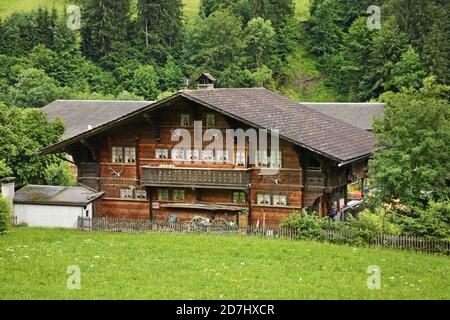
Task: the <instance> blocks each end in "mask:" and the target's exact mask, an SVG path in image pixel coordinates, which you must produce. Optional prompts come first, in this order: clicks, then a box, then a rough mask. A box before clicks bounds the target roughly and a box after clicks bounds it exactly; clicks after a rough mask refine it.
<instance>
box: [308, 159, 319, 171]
mask: <svg viewBox="0 0 450 320" xmlns="http://www.w3.org/2000/svg"><path fill="white" fill-rule="evenodd" d="M308 170H310V171H321V170H322V169H321V165H320V163H319V161H317V159H316V158H312V159H311V160H310V161H309V167H308Z"/></svg>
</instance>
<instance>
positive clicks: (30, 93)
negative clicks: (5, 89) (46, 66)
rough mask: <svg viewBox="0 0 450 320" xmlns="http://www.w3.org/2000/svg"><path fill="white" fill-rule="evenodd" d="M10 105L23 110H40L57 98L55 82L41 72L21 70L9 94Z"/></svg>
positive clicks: (31, 69)
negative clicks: (23, 108)
mask: <svg viewBox="0 0 450 320" xmlns="http://www.w3.org/2000/svg"><path fill="white" fill-rule="evenodd" d="M10 95H11V96H10V99H11V100H10V104H11V105H16V106H20V107H25V108H40V107H43V106H45V105H46V104H48V103H50V102H52V101H54V100H55V99H56V98H58V95H59V92H58V85H57V83H56V81H55V80H54V79H52V78H50V77H49V76H47V75H46V74H45V72H44V71H43V70H40V69H35V68H30V69H25V70H23V71H22V72H21V73H20V74H19V77H18V80H17V83H16V84H15V86H14V87H13V88H12V89H11V92H10Z"/></svg>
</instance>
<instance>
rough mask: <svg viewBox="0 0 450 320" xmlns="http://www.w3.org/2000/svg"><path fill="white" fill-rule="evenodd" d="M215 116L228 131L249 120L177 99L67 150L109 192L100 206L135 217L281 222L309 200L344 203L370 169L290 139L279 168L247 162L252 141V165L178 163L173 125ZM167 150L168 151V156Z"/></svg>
mask: <svg viewBox="0 0 450 320" xmlns="http://www.w3.org/2000/svg"><path fill="white" fill-rule="evenodd" d="M186 115H188V116H186ZM182 118H183V119H182ZM211 119H214V125H213V127H214V128H216V129H219V130H221V132H222V133H223V136H224V139H225V136H226V134H225V130H226V129H237V128H242V129H244V130H246V129H248V128H249V127H248V125H246V124H244V123H240V122H239V121H237V120H235V119H232V118H230V117H228V116H226V115H224V114H222V113H220V112H217V111H213V110H212V109H209V108H207V107H204V106H202V105H200V104H197V103H195V102H192V101H188V100H177V101H175V102H173V103H170V104H169V105H167V106H165V107H164V108H160V109H158V110H153V111H148V112H147V113H143V114H142V115H141V116H139V117H137V118H134V119H132V120H129V121H127V122H123V123H121V124H120V125H118V126H115V127H113V128H110V129H109V130H107V131H104V132H102V133H100V134H98V135H95V136H93V137H90V138H88V139H86V140H80V141H79V142H77V143H75V144H72V145H71V146H70V147H69V148H68V149H67V150H66V151H67V152H68V153H69V154H71V155H72V157H73V159H74V161H75V163H76V165H77V166H78V179H79V182H80V183H83V184H85V185H87V186H89V187H91V188H95V189H96V190H99V191H104V192H105V196H104V198H103V199H102V200H101V205H100V210H99V211H97V212H99V213H98V214H99V215H101V216H113V217H123V218H131V219H159V220H166V219H168V217H169V216H176V217H177V219H179V220H181V221H188V220H191V219H192V218H193V217H194V216H208V217H211V218H218V217H219V218H224V219H227V220H230V221H236V222H239V221H240V223H241V224H242V223H246V221H247V220H248V223H250V224H253V225H255V224H258V223H259V225H263V224H265V225H276V224H279V223H280V221H281V220H282V219H283V218H285V217H286V216H288V215H289V214H291V213H293V212H294V211H296V210H300V209H302V208H308V207H314V208H315V209H316V210H318V211H319V212H320V214H321V215H322V216H324V215H326V214H327V212H328V210H329V209H330V206H331V205H332V203H333V202H334V201H337V202H338V203H342V201H343V200H342V199H345V198H346V186H347V184H348V183H349V182H350V181H355V180H356V179H359V178H362V177H363V176H364V170H363V165H364V162H359V163H351V164H347V165H344V166H341V167H339V166H338V165H337V163H336V162H333V161H331V160H328V159H327V158H325V157H323V156H320V155H318V154H316V153H314V152H312V151H309V150H307V149H304V148H301V147H299V146H297V145H295V144H294V143H291V142H289V141H286V140H283V139H281V141H280V150H281V154H282V166H281V168H280V169H279V172H278V173H277V174H276V175H273V176H272V175H271V176H267V175H262V174H261V168H258V167H257V166H254V165H248V158H249V154H248V147H247V148H246V156H245V157H246V158H247V159H246V160H247V161H246V163H247V164H245V165H239V164H237V163H236V161H234V160H231V163H227V164H214V163H202V164H195V163H191V164H182V165H175V164H174V163H173V161H172V160H170V158H171V150H172V148H173V147H174V146H175V145H176V144H177V143H178V142H172V141H171V136H172V132H173V130H174V129H177V128H183V129H187V130H189V131H190V132H191V133H192V135H193V134H194V133H193V123H194V121H202V122H203V128H204V130H206V129H208V126H207V124H208V123H207V122H208V121H207V120H209V121H211ZM209 126H211V123H209ZM208 144H209V142H205V143H204V146H207V145H208ZM120 150H122V151H120ZM165 150H167V151H168V157H169V159H164V157H165V156H166V155H165V154H164V152H165ZM120 152H122V154H121V155H120ZM126 153H127V154H126ZM114 154H115V156H114ZM133 155H134V156H133ZM114 157H116V159H114ZM262 199H263V201H262ZM266 202H267V203H266ZM240 216H241V219H240ZM242 216H245V217H246V218H245V219H242ZM247 217H248V218H247ZM243 221H244V222H243Z"/></svg>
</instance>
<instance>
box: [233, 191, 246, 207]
mask: <svg viewBox="0 0 450 320" xmlns="http://www.w3.org/2000/svg"><path fill="white" fill-rule="evenodd" d="M233 203H238V204H245V193H244V192H233Z"/></svg>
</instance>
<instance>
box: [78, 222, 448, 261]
mask: <svg viewBox="0 0 450 320" xmlns="http://www.w3.org/2000/svg"><path fill="white" fill-rule="evenodd" d="M78 228H79V229H80V230H82V231H106V232H124V233H177V234H189V233H191V234H216V235H241V236H254V237H264V238H274V239H280V238H284V239H298V238H300V234H299V233H298V231H297V230H296V229H292V228H280V227H270V226H266V227H265V228H260V227H259V228H256V227H253V226H248V227H238V226H236V225H224V224H218V225H214V224H210V225H202V224H193V223H183V222H166V221H159V220H127V219H120V218H111V217H103V218H93V219H92V218H82V217H80V218H78ZM352 237H354V236H353V235H352V234H350V233H348V232H343V231H334V230H324V231H322V232H321V235H320V238H321V240H323V241H327V242H333V243H345V240H347V239H349V238H352ZM372 245H373V246H382V247H388V248H394V249H407V250H415V251H420V252H427V253H443V254H447V255H448V254H450V241H444V240H433V239H425V238H419V237H409V236H393V235H381V234H380V235H378V236H377V238H376V239H375V240H374V241H373V242H372Z"/></svg>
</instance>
